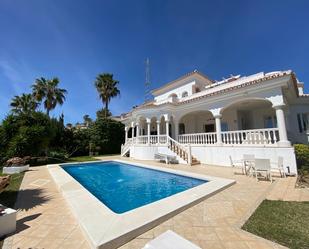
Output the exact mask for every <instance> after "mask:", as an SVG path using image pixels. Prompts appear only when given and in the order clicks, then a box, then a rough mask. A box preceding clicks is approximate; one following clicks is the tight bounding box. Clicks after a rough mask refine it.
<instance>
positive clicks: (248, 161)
mask: <svg viewBox="0 0 309 249" xmlns="http://www.w3.org/2000/svg"><path fill="white" fill-rule="evenodd" d="M254 160H255V156H254V155H253V154H244V155H243V161H244V168H245V173H246V175H247V174H249V176H251V174H252V168H253V167H254ZM247 167H248V169H247Z"/></svg>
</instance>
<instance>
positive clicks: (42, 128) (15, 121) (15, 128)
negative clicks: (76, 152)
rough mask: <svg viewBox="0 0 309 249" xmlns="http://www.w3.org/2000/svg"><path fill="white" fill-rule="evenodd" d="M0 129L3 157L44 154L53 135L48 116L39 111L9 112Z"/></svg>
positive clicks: (0, 144) (0, 145)
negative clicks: (26, 113) (25, 112)
mask: <svg viewBox="0 0 309 249" xmlns="http://www.w3.org/2000/svg"><path fill="white" fill-rule="evenodd" d="M0 130H1V131H0V138H1V142H0V147H1V149H0V150H1V152H0V154H2V155H5V156H4V157H5V159H7V158H10V157H15V156H18V157H24V156H40V155H43V154H46V152H47V150H48V146H49V143H50V141H51V140H52V139H53V137H54V132H53V129H52V127H51V125H50V118H49V117H48V116H47V115H46V114H44V113H41V112H34V113H31V114H29V115H25V114H20V115H12V114H11V115H9V116H7V117H6V118H5V119H4V120H3V123H2V126H1V129H0ZM5 159H4V160H5Z"/></svg>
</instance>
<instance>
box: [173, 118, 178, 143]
mask: <svg viewBox="0 0 309 249" xmlns="http://www.w3.org/2000/svg"><path fill="white" fill-rule="evenodd" d="M174 125H175V140H176V141H178V134H179V122H178V120H176V119H175V120H174Z"/></svg>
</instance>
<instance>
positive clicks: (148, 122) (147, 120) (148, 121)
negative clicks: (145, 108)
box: [146, 118, 151, 144]
mask: <svg viewBox="0 0 309 249" xmlns="http://www.w3.org/2000/svg"><path fill="white" fill-rule="evenodd" d="M146 122H147V143H148V144H150V123H151V119H148V118H147V119H146Z"/></svg>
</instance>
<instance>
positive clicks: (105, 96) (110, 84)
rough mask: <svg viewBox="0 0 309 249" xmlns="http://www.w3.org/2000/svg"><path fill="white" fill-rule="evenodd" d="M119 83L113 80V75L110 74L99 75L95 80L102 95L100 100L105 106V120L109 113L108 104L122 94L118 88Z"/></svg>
mask: <svg viewBox="0 0 309 249" xmlns="http://www.w3.org/2000/svg"><path fill="white" fill-rule="evenodd" d="M118 83H119V81H118V80H114V79H113V75H112V74H110V73H103V74H99V75H98V76H97V78H96V80H95V83H94V85H95V87H96V89H97V91H98V93H99V95H100V98H101V100H102V102H103V104H105V118H106V117H107V113H108V104H109V102H110V101H111V99H112V98H113V97H116V96H118V95H119V94H120V91H119V89H118V88H117V85H118Z"/></svg>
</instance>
